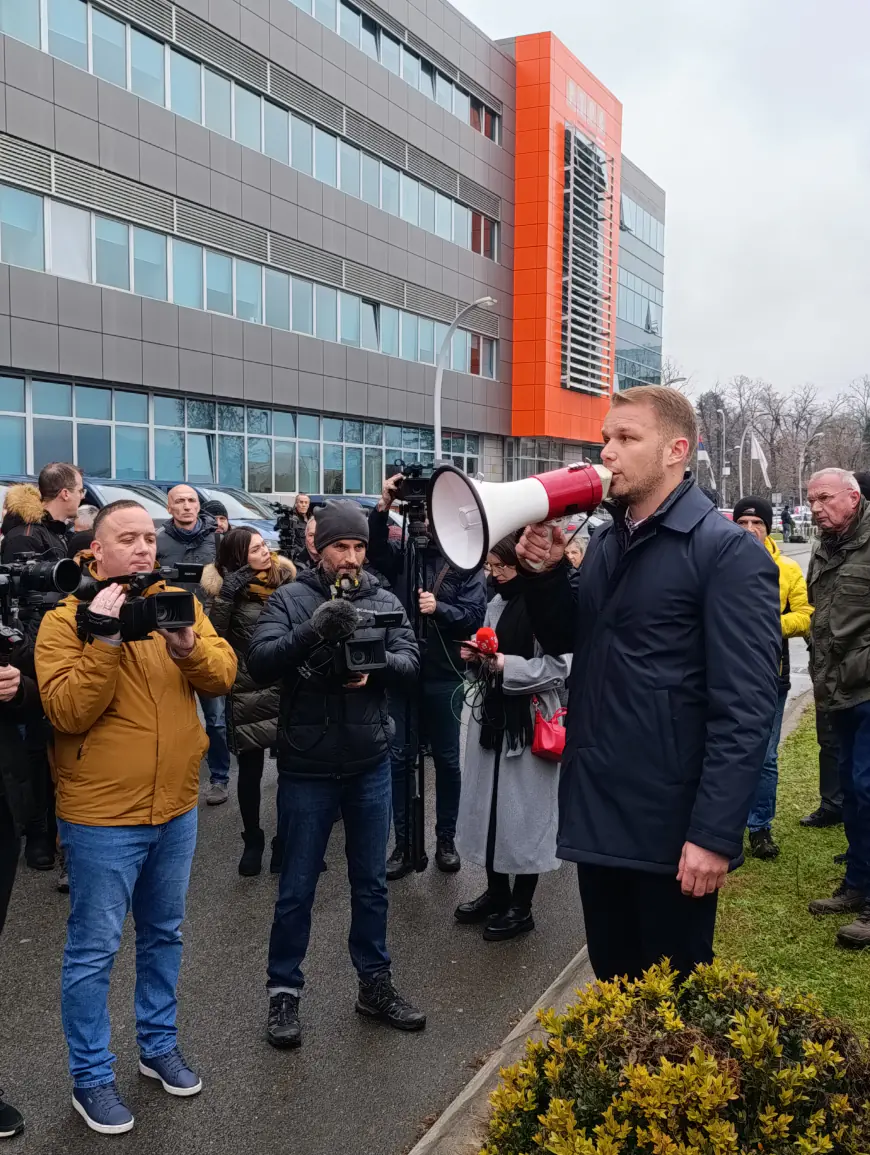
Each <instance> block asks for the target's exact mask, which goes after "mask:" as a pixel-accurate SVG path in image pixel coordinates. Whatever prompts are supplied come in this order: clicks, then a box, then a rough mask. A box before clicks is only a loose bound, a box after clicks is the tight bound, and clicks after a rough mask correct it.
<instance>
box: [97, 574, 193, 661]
mask: <svg viewBox="0 0 870 1155" xmlns="http://www.w3.org/2000/svg"><path fill="white" fill-rule="evenodd" d="M203 568H204V567H203V566H201V565H185V564H180V565H176V566H172V567H167V568H163V569H155V570H147V571H146V572H145V573H134V574H128V575H125V576H124V577H115V578H109V579H107V580H106V581H98V580H97V579H96V578H93V577H91V576H90V575H88V576H87V578H85V579H83V581H82V585H81V588H80V589H79V591H78V596H79V598H80V600H81V602H82V604H81V605H80V606H79V607H78V614H77V616H78V627H79V637H80V638H82V640H83V641H84V640H85V638H88V637H112V635H114V634H117V633H119V632H120V634H121V641H122V642H141V641H144V640H145V638H147V637H148V636H149V635H150V634H151V633H153V632H154V630H170V631H177V630H183V629H185V628H186V627H187V626H192V625H195V624H196V595H195V594H192V593H189V592H188V591H187V590H161V591H160V592H159V593H156V594H152V596H151V597H146V596H145V593H146V591H147V590H149V589H150V588H151V586H153V585H156V583H157V582H161V581H166V582H174V581H181V582H196V583H199V581H200V580H201V578H202V571H203ZM110 585H125V586H126V587H127V595H126V598H125V601H124V604H123V605H122V606H121V610H120V613H119V614H118V618H117V620H116V619H114V618H109V617H106V616H104V615H102V614H93V613H91V611H90V608H89V606H90V603H91V602H92V601H93V600H94V598H95V597H96V596H97V594H98V593H99V592H100V590H103V589H105V588H106V587H107V586H110Z"/></svg>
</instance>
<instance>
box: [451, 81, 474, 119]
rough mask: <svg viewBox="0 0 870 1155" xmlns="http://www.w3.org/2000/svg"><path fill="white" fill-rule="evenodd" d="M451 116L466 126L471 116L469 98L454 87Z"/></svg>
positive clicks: (465, 93)
mask: <svg viewBox="0 0 870 1155" xmlns="http://www.w3.org/2000/svg"><path fill="white" fill-rule="evenodd" d="M453 114H454V116H458V117H459V119H460V120H462V121H464V122H465V123H466V124H468V120H469V117H470V115H471V98H470V97H469V95H468V93H467V92H463V91H462V90H461V89H460V88H457V87H456V85H454V86H453Z"/></svg>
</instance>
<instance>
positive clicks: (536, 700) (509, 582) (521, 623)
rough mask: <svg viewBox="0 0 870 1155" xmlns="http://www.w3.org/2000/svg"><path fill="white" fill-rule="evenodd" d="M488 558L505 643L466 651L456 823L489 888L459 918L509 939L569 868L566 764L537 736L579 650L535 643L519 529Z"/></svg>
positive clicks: (488, 935)
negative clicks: (549, 878) (536, 749)
mask: <svg viewBox="0 0 870 1155" xmlns="http://www.w3.org/2000/svg"><path fill="white" fill-rule="evenodd" d="M487 561H488V564H489V567H490V571H491V573H492V576H493V578H494V579H495V582H496V585H497V587H498V593H497V594H496V595H495V597H494V598H493V599H492V601H491V602H490V603H489V606H488V608H487V611H486V623H485V624H486V625H487V626H490V627H492V628H493V629H494V630H495V632H496V636H497V638H498V651H497V652H496V653H495V654H492V655H485V654H482V653H481V652H480V650H479V649H478V647H477V646H476V645H475V644H474V643H471V642H469V643H467V644H465V645H463V648H462V651H461V654H462V657H463V658H464V659H465V661H467V662H471V663H474V664H475V665H476V667H477V676H476V692H475V693H474V695H473V697H472V696H471V695H469V697H471V704H470V706H469V710H470V717H469V721H468V738H467V742H466V747H465V764H464V766H463V769H462V793H461V796H460V803H459V822H458V826H457V831H456V843H457V846H458V848H459V850H460V853H461V854H462V856H463V857H467V858H468V859H470V860H471V861H472V862H476V863H478V865H480V866H483V867H485V868H486V877H487V887H486V890H485V891H484V892H483V894H481V895H480V896H479V897H478V898H475V899H473V900H472V901H471V902H464V903H462V904H461V905H460V906H458V907H457V908H456V911H455V917H456V920H457V922H461V923H484V924H485V926H484V930H483V937H484V938H485V939H487V940H489V941H493V942H500V941H503V940H505V939H510V938H516V936H517V935H520V934H525V933H526V932H528V931H530V930H533V929H534V926H535V922H534V919H533V918H532V898H533V896H534V893H535V888H536V886H537V884H538V876H539V874H543V873H545V872H546V871H549V870H557V869H558V867H559V859H557V858H556V829H557V823H558V812H559V811H558V807H559V800H558V789H559V766H558V764H557V763H555V762H551V761H547V760H545V759H543V758H539V757H538V756H537V755H535V754H533V753H532V739H533V736H534V724H535V712H536V710H538V709H539V710H540V712H541V714H542V715H543V717H544V718H547V719H549V718H551V717H552V716H553V714H554V713H555V712H556V711H557V710H558V709H559V707H560V705H561V701H560V695H561V694H562V693H563V692H564V689H565V682H566V679H567V677H568V674H569V672H570V669H571V657H570V655H569V654H563V655H562V656H561V657H558V658H554V657H548V656H547V655H545V654H544V653H543V651H542V650H541V647H540V646H539V645H538V644H537V642H536V641H535V638H534V635H533V634H532V625H531V620H530V618H529V615H528V611H527V609H526V603H525V598H524V597H523V594H522V583H523V579H522V578H521V577H520V576H519V574H518V563H517V554H516V535H511V536H510V537H506V538H504V539H503V540H502V541H500V542H497V543H496V544H495V545H494V546H493V547H492V549H491V550H490V552H489V556H488V559H487ZM511 875H513V876H514V882H513V885H511Z"/></svg>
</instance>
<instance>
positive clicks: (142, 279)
mask: <svg viewBox="0 0 870 1155" xmlns="http://www.w3.org/2000/svg"><path fill="white" fill-rule="evenodd" d="M133 291H134V292H135V293H139V294H140V296H143V297H153V298H154V299H155V300H156V301H165V300H166V237H164V236H162V235H161V234H160V233H152V232H150V230H148V229H133Z"/></svg>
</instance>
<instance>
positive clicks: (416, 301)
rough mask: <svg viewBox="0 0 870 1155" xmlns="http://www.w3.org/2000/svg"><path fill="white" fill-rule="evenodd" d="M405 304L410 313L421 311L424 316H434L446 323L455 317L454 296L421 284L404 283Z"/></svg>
mask: <svg viewBox="0 0 870 1155" xmlns="http://www.w3.org/2000/svg"><path fill="white" fill-rule="evenodd" d="M405 306H406V307H407V308H408V309H410V310H411V312H412V313H422V314H423V316H424V317H435V318H437V320H439V321H446V322H447V323H448V324H449V323H450V322H451V321H453V320H454V319H455V318H456V300H455V298H454V297H448V296H446V295H445V294H444V293H436V292H434V291H433V290H432V289H424V288H423V287H422V286H421V285H408V284H406V285H405Z"/></svg>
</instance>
